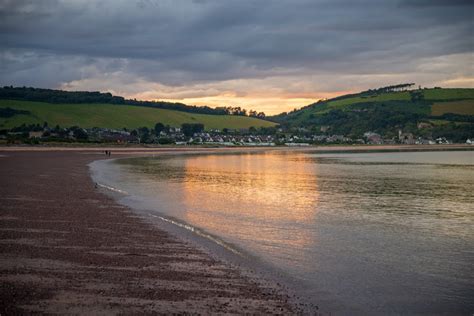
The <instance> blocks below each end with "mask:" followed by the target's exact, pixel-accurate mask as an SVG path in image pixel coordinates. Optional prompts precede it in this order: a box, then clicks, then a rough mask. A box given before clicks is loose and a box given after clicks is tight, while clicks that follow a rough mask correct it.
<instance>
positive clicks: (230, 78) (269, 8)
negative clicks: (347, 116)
mask: <svg viewBox="0 0 474 316" xmlns="http://www.w3.org/2000/svg"><path fill="white" fill-rule="evenodd" d="M473 9H474V5H473V2H472V1H461V0H430V1H428V0H412V1H408V0H406V1H403V0H384V1H377V0H359V1H354V0H353V1H349V0H319V1H315V0H307V1H305V0H294V1H282V0H280V1H278V0H275V1H248V0H239V1H218V0H195V1H184V0H183V1H180V0H161V1H153V0H141V1H126V0H106V1H100V2H98V1H88V0H83V1H80V0H67V1H66V0H64V1H63V0H41V1H34V0H29V1H28V0H0V42H1V43H2V45H1V46H0V71H1V72H0V84H2V85H27V86H36V87H49V88H65V89H72V90H101V91H111V92H114V93H117V94H121V95H125V96H128V97H137V98H147V99H166V100H179V101H187V102H190V103H191V102H192V103H194V104H204V103H206V104H210V105H232V104H235V105H241V106H248V107H253V108H257V109H258V110H264V111H267V112H270V113H277V112H280V111H286V110H288V109H289V108H292V107H295V106H303V105H306V104H307V103H310V102H311V101H313V100H316V99H318V98H322V97H327V96H332V95H335V94H338V93H344V92H347V91H356V90H359V89H366V88H371V87H377V86H380V85H383V84H392V83H398V82H403V81H410V82H417V83H419V84H421V85H428V86H433V85H442V86H467V87H472V86H474V83H473V77H474V75H473V74H474V69H473V64H474V55H473V51H474V50H473V48H474V47H473V46H474V39H473V34H474V22H473V13H472V12H474V10H473ZM221 103H226V104H221Z"/></svg>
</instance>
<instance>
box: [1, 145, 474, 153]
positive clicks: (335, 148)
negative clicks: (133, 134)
mask: <svg viewBox="0 0 474 316" xmlns="http://www.w3.org/2000/svg"><path fill="white" fill-rule="evenodd" d="M104 150H110V151H113V154H120V155H139V154H150V153H168V152H171V153H177V152H178V153H185V152H192V151H195V152H206V151H209V152H234V151H235V152H240V151H271V150H278V151H315V152H320V153H325V152H327V153H331V152H397V151H401V152H405V151H408V152H409V151H446V150H447V151H451V150H468V151H469V150H474V145H469V144H444V145H443V144H439V145H324V146H302V147H299V146H294V147H287V146H273V147H271V146H269V147H264V146H262V147H256V146H248V147H245V146H239V147H237V146H236V147H225V146H215V147H209V146H207V147H206V146H105V144H99V145H97V146H95V145H94V146H93V145H87V146H77V145H76V146H74V144H72V145H71V146H69V145H66V144H65V145H64V146H57V145H55V146H43V145H37V146H36V145H12V146H4V145H3V146H2V145H0V152H1V151H8V152H12V151H13V152H28V151H33V152H37V151H40V152H41V151H59V152H77V151H86V152H92V153H98V152H103V151H104Z"/></svg>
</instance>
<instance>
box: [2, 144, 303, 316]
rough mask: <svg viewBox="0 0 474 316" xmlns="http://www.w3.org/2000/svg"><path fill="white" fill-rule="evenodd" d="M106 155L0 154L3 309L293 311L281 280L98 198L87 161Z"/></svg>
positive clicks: (18, 311)
mask: <svg viewBox="0 0 474 316" xmlns="http://www.w3.org/2000/svg"><path fill="white" fill-rule="evenodd" d="M123 154H124V155H125V154H126V155H131V154H132V153H131V151H130V150H129V151H127V152H124V153H123ZM104 158H105V155H103V154H102V153H101V152H100V151H94V150H92V151H91V150H87V149H80V150H74V151H55V150H53V151H51V150H47V151H44V150H33V151H31V150H30V151H23V150H21V151H1V150H0V179H1V186H0V193H1V194H0V199H1V203H0V205H1V206H0V218H1V221H0V225H1V227H0V249H1V250H0V252H1V253H2V255H1V257H0V262H1V263H0V278H1V288H0V293H1V294H0V313H1V314H10V315H11V314H25V313H35V312H40V313H59V314H65V313H80V314H104V313H105V314H109V313H110V314H113V313H125V314H131V313H165V314H169V313H200V314H210V313H249V314H264V313H265V314H295V313H299V311H300V310H299V309H298V308H297V307H296V306H294V305H292V304H290V303H289V301H288V297H287V296H286V294H284V292H282V290H281V289H280V288H278V286H276V285H274V284H272V283H271V282H263V281H262V280H259V279H258V278H252V277H250V276H248V275H244V274H243V273H241V271H240V270H239V269H237V268H235V267H233V266H231V265H229V264H227V263H225V262H222V261H220V260H216V259H214V258H213V257H211V256H209V255H208V254H206V253H205V252H203V251H201V250H199V249H197V248H196V247H194V246H192V245H191V244H189V243H187V242H185V241H182V240H178V239H177V238H175V237H173V236H171V235H170V234H168V233H166V232H164V231H162V230H159V229H157V228H156V227H154V226H152V225H151V224H148V223H146V222H145V221H143V219H142V218H141V217H139V216H137V215H136V214H135V213H133V212H132V210H130V209H128V208H126V207H124V206H121V205H118V204H117V203H116V202H115V201H114V200H112V199H111V198H109V197H107V196H106V195H104V194H102V193H101V192H100V191H99V190H98V189H97V188H95V185H94V183H93V182H92V180H91V178H90V176H89V170H88V166H87V164H88V163H89V162H91V161H94V160H96V159H104Z"/></svg>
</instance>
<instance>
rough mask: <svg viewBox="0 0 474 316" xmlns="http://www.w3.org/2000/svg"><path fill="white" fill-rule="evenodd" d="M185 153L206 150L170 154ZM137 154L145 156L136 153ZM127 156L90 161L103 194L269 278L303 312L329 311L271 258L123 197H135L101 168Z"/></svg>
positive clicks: (254, 274) (222, 257) (215, 254)
mask: <svg viewBox="0 0 474 316" xmlns="http://www.w3.org/2000/svg"><path fill="white" fill-rule="evenodd" d="M239 152H241V151H239ZM184 154H189V155H197V154H207V152H205V153H202V152H201V153H195V152H188V153H173V155H184ZM213 154H215V155H219V154H225V153H219V152H213ZM137 157H146V156H142V155H138V156H137ZM126 158H128V157H116V158H113V159H106V160H100V161H94V162H92V163H90V164H89V168H90V171H91V177H92V179H93V180H94V182H96V183H97V184H98V186H99V187H100V190H101V191H103V192H104V194H106V195H108V196H110V197H111V198H113V199H114V200H115V201H116V202H117V203H118V204H120V205H123V206H126V207H128V208H130V209H132V210H133V211H134V212H135V213H136V214H137V215H139V216H141V217H143V218H144V219H145V220H146V221H147V222H149V223H151V224H153V225H155V226H156V227H158V228H159V229H161V230H164V231H166V232H167V233H169V234H171V235H173V236H175V237H177V238H178V239H181V240H186V241H187V242H189V243H191V244H193V246H195V247H197V248H199V249H201V250H203V251H204V252H206V253H207V254H208V255H210V256H211V257H213V258H215V259H216V260H221V261H224V262H225V263H227V264H229V265H231V266H233V267H235V268H237V269H239V270H240V271H241V272H242V273H243V274H244V275H246V276H248V277H250V278H256V279H259V280H261V281H263V282H264V283H268V282H269V283H272V284H276V285H277V286H278V287H281V288H282V289H283V292H284V293H285V295H287V296H288V297H289V299H290V302H292V303H293V304H295V305H297V306H299V308H301V311H302V312H303V313H304V314H312V315H315V314H317V315H324V314H326V313H328V312H327V311H326V313H325V312H324V311H323V312H321V311H320V309H319V306H318V299H317V298H314V297H312V296H311V295H310V292H309V284H306V283H305V284H302V283H301V282H302V281H301V280H296V279H295V278H293V277H291V276H290V275H289V274H288V273H287V272H286V271H283V270H281V269H280V268H278V267H276V266H274V265H273V264H271V263H270V262H266V261H264V260H262V259H261V258H260V257H259V256H258V255H257V254H252V253H250V252H248V251H247V250H246V249H243V248H241V247H240V246H238V245H236V244H233V243H229V242H228V241H226V240H224V239H222V238H221V237H220V236H218V235H213V234H211V233H210V232H208V231H206V230H205V229H203V228H200V227H196V226H193V225H192V224H190V223H188V222H186V221H184V220H182V219H179V218H175V217H170V216H169V215H167V214H163V213H161V212H160V211H158V210H156V209H153V208H149V207H146V206H142V205H141V204H140V203H136V202H133V201H124V200H125V199H127V198H129V197H134V195H130V193H129V192H126V191H123V188H121V187H120V186H119V185H118V183H114V181H113V180H112V183H111V182H110V179H107V178H106V177H104V176H103V174H102V172H101V171H103V170H104V169H105V170H106V169H107V166H106V165H107V164H113V163H114V162H113V161H115V160H118V159H126ZM104 165H105V166H104ZM114 170H115V168H114ZM115 171H116V170H115ZM109 172H110V170H109Z"/></svg>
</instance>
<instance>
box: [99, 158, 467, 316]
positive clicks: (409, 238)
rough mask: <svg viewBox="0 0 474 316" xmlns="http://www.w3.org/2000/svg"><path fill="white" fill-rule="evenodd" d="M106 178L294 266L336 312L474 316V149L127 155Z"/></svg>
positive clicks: (149, 204) (151, 204)
mask: <svg viewBox="0 0 474 316" xmlns="http://www.w3.org/2000/svg"><path fill="white" fill-rule="evenodd" d="M102 172H103V174H102V179H103V180H102V181H105V183H107V184H108V185H110V186H113V187H116V188H119V189H121V190H124V191H127V192H128V193H129V195H128V196H127V197H126V198H125V199H129V200H135V201H141V203H142V206H143V205H145V207H146V208H147V209H151V210H153V211H156V212H158V213H160V214H162V215H163V216H166V217H173V218H176V219H178V220H180V221H183V222H186V223H188V224H190V225H192V226H195V227H198V228H201V229H202V230H204V231H206V232H209V233H210V234H213V235H215V236H219V237H220V238H221V239H222V240H224V241H226V242H228V243H229V244H233V245H236V246H237V247H238V248H241V249H243V250H245V251H246V252H247V253H248V254H251V255H252V256H256V257H258V258H260V259H261V261H263V262H265V263H266V264H268V265H269V266H273V267H275V268H276V269H278V270H279V271H285V273H286V274H287V275H288V277H289V278H291V279H292V280H296V283H298V284H300V286H301V287H302V288H303V289H304V291H306V292H307V293H309V294H310V295H311V296H312V297H313V298H314V302H316V303H317V304H319V306H320V307H321V308H323V309H324V310H328V311H333V312H335V313H336V314H338V313H339V314H443V313H445V314H466V315H470V314H472V313H474V269H473V267H474V209H473V208H474V207H473V205H474V195H473V189H474V152H472V151H471V152H466V151H465V152H416V153H415V152H414V153H364V154H316V153H311V152H304V153H303V152H291V151H290V152H288V151H287V152H278V151H269V152H263V153H242V154H218V155H217V154H215V155H182V156H179V155H177V156H168V157H160V158H134V159H122V160H118V161H117V162H116V163H114V164H108V166H107V167H106V168H105V169H104V170H103V171H102Z"/></svg>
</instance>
